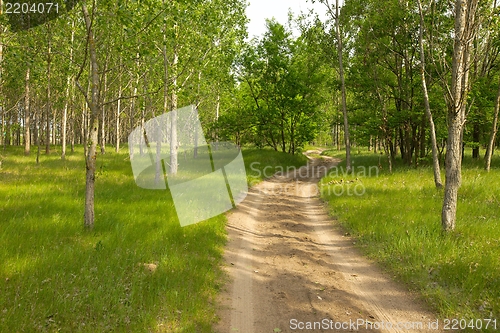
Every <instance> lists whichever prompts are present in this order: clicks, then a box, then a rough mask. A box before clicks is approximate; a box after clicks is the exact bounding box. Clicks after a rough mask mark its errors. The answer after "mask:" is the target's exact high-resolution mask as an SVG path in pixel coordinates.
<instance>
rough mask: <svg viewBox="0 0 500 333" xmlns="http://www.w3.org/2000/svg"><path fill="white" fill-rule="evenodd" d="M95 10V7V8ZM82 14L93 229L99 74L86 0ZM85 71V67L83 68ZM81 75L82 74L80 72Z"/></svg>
mask: <svg viewBox="0 0 500 333" xmlns="http://www.w3.org/2000/svg"><path fill="white" fill-rule="evenodd" d="M94 10H95V7H94ZM82 14H83V18H84V22H85V27H86V30H87V47H88V50H89V55H90V70H91V96H88V94H87V92H86V91H85V90H84V89H83V88H82V87H81V85H80V84H79V83H78V77H77V83H78V86H79V88H80V91H81V92H82V94H83V95H84V96H85V100H86V101H87V105H88V106H89V108H90V129H89V142H88V146H89V147H88V151H87V156H86V160H85V166H86V178H85V179H86V181H85V214H84V225H85V226H86V227H87V228H92V227H93V226H94V220H95V216H94V193H95V170H96V159H97V143H98V139H99V133H98V130H99V115H100V109H99V96H98V93H99V83H100V82H99V74H98V70H99V69H98V64H97V52H96V44H95V38H94V31H93V30H92V21H91V19H90V14H89V11H88V8H87V3H86V1H85V0H83V1H82ZM83 65H85V63H84V64H83ZM82 69H83V66H82ZM80 73H81V72H80Z"/></svg>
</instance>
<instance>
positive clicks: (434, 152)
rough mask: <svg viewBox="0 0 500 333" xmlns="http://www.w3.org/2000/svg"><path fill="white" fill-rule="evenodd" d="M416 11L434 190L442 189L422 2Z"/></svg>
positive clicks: (419, 2) (419, 0) (419, 1)
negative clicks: (427, 72) (426, 65)
mask: <svg viewBox="0 0 500 333" xmlns="http://www.w3.org/2000/svg"><path fill="white" fill-rule="evenodd" d="M418 11H419V13H420V26H419V36H418V39H419V48H420V75H421V78H422V92H423V95H424V96H423V97H424V105H425V114H426V115H427V120H428V122H429V125H430V134H431V144H432V165H433V170H434V184H435V185H436V188H438V189H440V188H442V187H443V184H442V182H441V171H440V167H439V156H438V147H437V139H436V126H435V125H434V119H433V117H432V112H431V106H430V103H429V92H428V90H427V79H426V77H425V51H424V13H423V10H422V1H421V0H418Z"/></svg>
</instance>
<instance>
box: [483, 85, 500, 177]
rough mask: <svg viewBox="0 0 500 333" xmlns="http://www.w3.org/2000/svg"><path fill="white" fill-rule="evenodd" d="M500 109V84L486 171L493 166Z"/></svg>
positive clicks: (487, 153) (487, 151)
mask: <svg viewBox="0 0 500 333" xmlns="http://www.w3.org/2000/svg"><path fill="white" fill-rule="evenodd" d="M499 109H500V84H499V85H498V92H497V98H496V99H495V112H494V115H493V125H492V127H491V134H490V140H489V142H488V148H487V150H486V160H485V166H484V168H485V169H486V171H488V172H489V171H490V168H491V157H492V156H493V150H495V141H496V136H497V131H498V112H499Z"/></svg>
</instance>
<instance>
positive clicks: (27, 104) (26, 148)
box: [24, 65, 31, 155]
mask: <svg viewBox="0 0 500 333" xmlns="http://www.w3.org/2000/svg"><path fill="white" fill-rule="evenodd" d="M30 70H31V67H30V66H29V65H28V68H27V69H26V76H25V78H24V155H29V154H30V152H31V133H30V126H31V123H30V113H31V106H30V97H31V96H30Z"/></svg>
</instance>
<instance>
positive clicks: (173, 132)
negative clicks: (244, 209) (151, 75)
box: [170, 47, 179, 175]
mask: <svg viewBox="0 0 500 333" xmlns="http://www.w3.org/2000/svg"><path fill="white" fill-rule="evenodd" d="M178 61H179V57H178V54H177V47H175V48H174V61H173V62H172V72H173V73H172V74H173V78H174V80H173V87H172V111H174V110H177V63H178ZM170 120H171V126H170V174H172V175H175V174H177V163H178V161H177V151H178V148H179V147H178V145H179V143H178V140H177V111H176V112H175V113H174V114H173V115H172V117H170Z"/></svg>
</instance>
